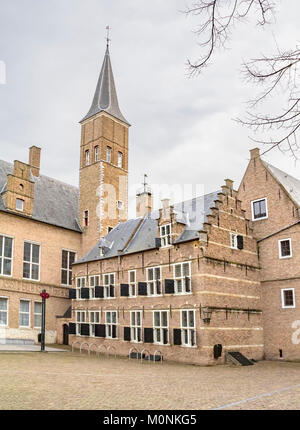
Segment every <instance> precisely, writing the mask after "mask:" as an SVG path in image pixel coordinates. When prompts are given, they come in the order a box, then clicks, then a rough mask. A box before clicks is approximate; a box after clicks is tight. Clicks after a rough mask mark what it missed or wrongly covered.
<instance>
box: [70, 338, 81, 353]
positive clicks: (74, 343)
mask: <svg viewBox="0 0 300 430" xmlns="http://www.w3.org/2000/svg"><path fill="white" fill-rule="evenodd" d="M76 343H78V344H79V345H81V344H80V342H79V341H78V340H76V341H75V342H73V343H72V352H74V345H76Z"/></svg>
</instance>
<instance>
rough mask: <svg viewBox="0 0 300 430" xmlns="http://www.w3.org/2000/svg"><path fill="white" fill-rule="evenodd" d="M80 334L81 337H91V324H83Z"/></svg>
mask: <svg viewBox="0 0 300 430" xmlns="http://www.w3.org/2000/svg"><path fill="white" fill-rule="evenodd" d="M80 334H81V336H89V335H90V325H89V324H81V325H80Z"/></svg>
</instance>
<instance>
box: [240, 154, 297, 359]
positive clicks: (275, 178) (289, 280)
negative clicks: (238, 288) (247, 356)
mask: <svg viewBox="0 0 300 430" xmlns="http://www.w3.org/2000/svg"><path fill="white" fill-rule="evenodd" d="M238 197H239V198H240V199H241V200H242V207H243V209H244V210H245V211H246V216H247V217H248V218H249V219H251V220H252V226H253V233H254V236H255V237H256V239H257V245H258V254H259V263H260V267H261V276H260V280H261V291H262V298H263V300H262V303H263V327H264V345H265V348H264V349H265V358H266V359H288V360H295V359H299V358H300V346H299V341H298V335H297V329H299V327H300V323H299V306H300V301H299V300H300V264H299V263H300V254H299V247H300V220H299V213H300V212H299V208H300V181H299V180H297V179H295V178H293V177H292V176H290V175H288V174H287V173H285V172H282V171H281V170H279V169H277V168H276V167H274V166H272V165H270V164H268V163H266V162H265V161H263V160H262V159H261V157H260V153H259V150H258V149H257V148H255V149H253V150H252V151H251V159H250V162H249V164H248V167H247V169H246V172H245V175H244V177H243V179H242V181H241V184H240V187H239V191H238Z"/></svg>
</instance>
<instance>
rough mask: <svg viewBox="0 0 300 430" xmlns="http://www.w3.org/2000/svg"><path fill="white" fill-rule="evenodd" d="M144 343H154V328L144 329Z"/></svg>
mask: <svg viewBox="0 0 300 430" xmlns="http://www.w3.org/2000/svg"><path fill="white" fill-rule="evenodd" d="M144 343H153V328H144Z"/></svg>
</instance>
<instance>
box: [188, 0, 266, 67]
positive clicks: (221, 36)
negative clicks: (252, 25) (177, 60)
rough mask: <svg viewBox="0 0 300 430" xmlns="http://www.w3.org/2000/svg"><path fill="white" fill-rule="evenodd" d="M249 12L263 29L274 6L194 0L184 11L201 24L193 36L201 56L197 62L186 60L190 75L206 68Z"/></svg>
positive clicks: (261, 1) (253, 0)
mask: <svg viewBox="0 0 300 430" xmlns="http://www.w3.org/2000/svg"><path fill="white" fill-rule="evenodd" d="M252 10H253V12H254V13H255V12H256V13H257V14H258V17H257V23H258V24H259V25H265V24H266V23H267V22H268V16H269V15H270V16H271V13H272V12H273V10H274V4H273V2H272V1H271V0H197V1H195V3H194V4H192V6H191V7H188V8H187V9H186V10H185V11H184V12H185V13H186V14H187V15H195V16H199V17H200V18H199V19H200V21H201V24H200V26H199V27H198V28H197V30H195V34H196V35H197V36H198V38H199V39H200V42H199V45H200V47H201V50H203V51H204V53H203V54H202V55H201V57H200V58H199V59H198V60H197V61H191V60H188V67H189V70H190V73H191V75H193V74H197V73H200V72H201V70H202V69H203V68H204V67H205V66H207V64H208V62H209V60H210V59H211V57H212V55H213V53H214V51H215V50H216V49H218V48H220V47H223V46H224V44H225V42H226V41H227V39H228V38H229V36H230V32H231V30H232V28H233V27H234V25H235V23H236V22H237V21H242V20H243V19H244V18H246V17H247V15H248V14H249V13H250V11H252Z"/></svg>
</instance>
